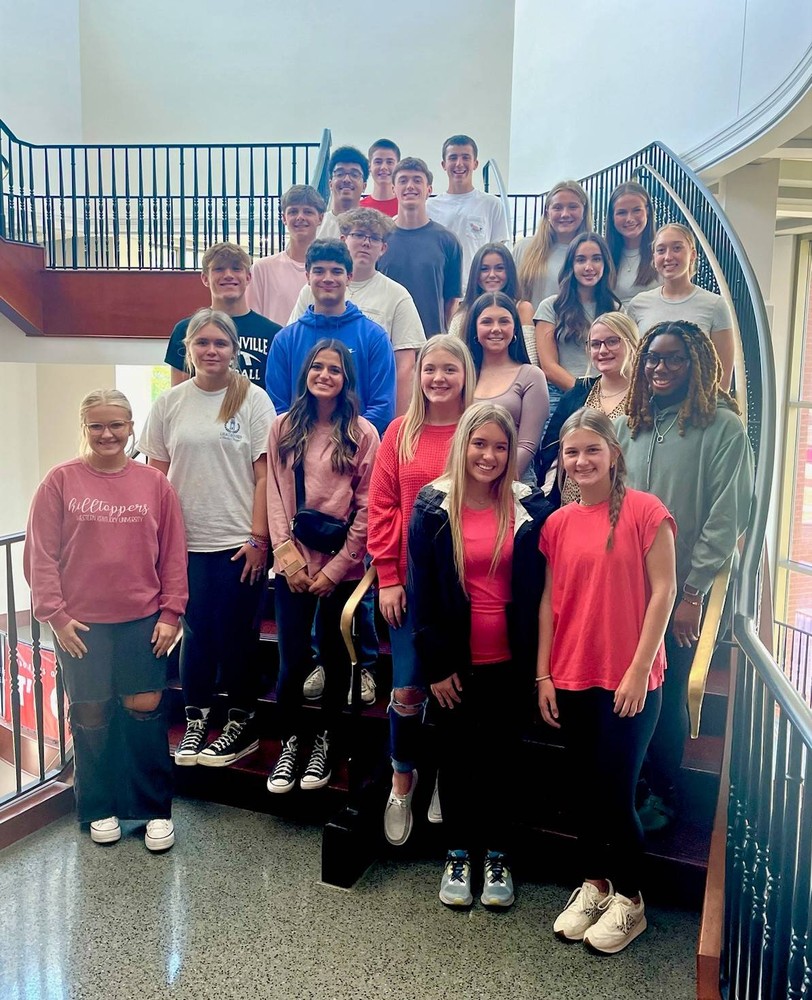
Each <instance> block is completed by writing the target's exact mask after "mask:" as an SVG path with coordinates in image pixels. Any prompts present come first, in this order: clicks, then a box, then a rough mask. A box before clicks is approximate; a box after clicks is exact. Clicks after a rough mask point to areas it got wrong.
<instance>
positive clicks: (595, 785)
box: [556, 688, 662, 897]
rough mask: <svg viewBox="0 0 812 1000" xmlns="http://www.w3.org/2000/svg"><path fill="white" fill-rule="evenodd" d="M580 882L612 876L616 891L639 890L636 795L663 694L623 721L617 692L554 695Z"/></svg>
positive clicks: (651, 694) (658, 693)
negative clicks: (569, 779)
mask: <svg viewBox="0 0 812 1000" xmlns="http://www.w3.org/2000/svg"><path fill="white" fill-rule="evenodd" d="M556 698H557V701H558V710H559V721H560V722H561V735H562V736H563V738H564V741H565V745H566V751H567V771H568V773H569V774H570V775H571V776H572V787H573V788H574V789H575V793H576V794H575V816H576V823H577V833H578V847H579V852H580V856H581V865H582V871H583V877H584V878H588V879H607V878H608V879H611V880H612V883H613V884H614V887H615V891H617V892H620V893H622V894H623V895H624V896H629V897H631V896H635V895H637V893H638V892H639V889H640V866H641V859H642V855H643V828H642V827H641V826H640V820H639V819H638V817H637V810H636V809H635V803H634V796H635V790H636V788H637V781H638V779H639V777H640V769H641V767H642V765H643V758H644V757H645V755H646V749H647V747H648V745H649V741H650V740H651V735H652V733H653V732H654V728H655V726H656V725H657V718H658V716H659V714H660V705H661V702H662V690H661V689H660V688H657V690H656V691H649V693H648V695H647V696H646V704H645V706H644V707H643V711H642V712H639V713H638V714H637V715H633V716H632V717H631V718H625V719H621V718H620V716H619V715H616V714H615V712H614V711H613V704H614V692H613V691H605V690H604V689H603V688H589V689H588V690H586V691H562V690H559V691H557V692H556Z"/></svg>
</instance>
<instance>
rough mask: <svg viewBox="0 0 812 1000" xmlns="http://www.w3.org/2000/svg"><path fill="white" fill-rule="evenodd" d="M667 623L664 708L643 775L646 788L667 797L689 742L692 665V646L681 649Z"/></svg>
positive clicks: (693, 651)
mask: <svg viewBox="0 0 812 1000" xmlns="http://www.w3.org/2000/svg"><path fill="white" fill-rule="evenodd" d="M671 625H672V623H671V622H669V623H668V628H667V629H666V633H665V656H666V660H667V662H668V669H667V670H666V672H665V680H664V681H663V708H662V711H661V712H660V719H659V722H658V723H657V728H656V729H655V730H654V735H653V736H652V737H651V745H650V746H649V748H648V756H647V758H646V765H645V768H644V769H643V775H644V777H645V779H646V781H647V782H648V785H649V788H650V789H651V790H652V792H654V793H655V794H657V795H660V796H667V795H668V794H669V793H670V791H671V789H672V788H673V786H674V785H675V784H676V783H677V778H678V776H679V773H680V767H681V766H682V755H683V753H684V751H685V741H686V740H687V739H688V731H689V721H688V680H689V678H690V675H691V665H692V664H693V662H694V653H695V652H696V645H694V646H680V645H678V644H677V640H676V639H675V638H674V633H673V632H672V631H671Z"/></svg>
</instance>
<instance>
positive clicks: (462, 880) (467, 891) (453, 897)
mask: <svg viewBox="0 0 812 1000" xmlns="http://www.w3.org/2000/svg"><path fill="white" fill-rule="evenodd" d="M440 901H441V902H442V903H445V905H446V906H470V905H471V903H473V901H474V897H473V894H472V893H471V859H470V858H469V857H468V851H449V852H448V854H447V855H446V859H445V868H444V869H443V878H442V881H441V882H440Z"/></svg>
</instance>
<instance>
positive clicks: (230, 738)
mask: <svg viewBox="0 0 812 1000" xmlns="http://www.w3.org/2000/svg"><path fill="white" fill-rule="evenodd" d="M243 729H245V723H244V722H234V720H233V719H231V720H230V721H229V722H227V723H226V728H225V729H224V730H223V732H222V734H221V735H220V736H218V737H217V739H216V740H215V741H214V742H213V743H212V744H211V746H212V747H213V748H214V749H215V750H225V749H227V748H228V747H230V746H231V744H232V743H236V741H237V739H238V737H239V736H240V735H241V733H242V731H243Z"/></svg>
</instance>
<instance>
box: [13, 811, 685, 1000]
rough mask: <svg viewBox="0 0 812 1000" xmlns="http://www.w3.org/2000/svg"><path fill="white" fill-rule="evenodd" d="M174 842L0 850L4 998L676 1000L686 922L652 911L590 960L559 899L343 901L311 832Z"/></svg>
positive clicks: (374, 873)
mask: <svg viewBox="0 0 812 1000" xmlns="http://www.w3.org/2000/svg"><path fill="white" fill-rule="evenodd" d="M174 818H175V825H176V829H177V843H176V845H175V847H174V848H173V849H172V850H171V851H169V852H168V853H167V854H165V855H156V856H153V855H150V854H149V853H148V852H147V851H146V849H145V847H144V842H143V827H140V828H136V827H135V825H134V824H128V825H125V834H124V836H123V838H122V840H121V841H120V842H119V843H118V844H116V845H114V846H110V847H99V846H97V845H95V844H93V843H91V841H90V839H89V837H88V835H87V833H84V832H80V830H79V827H78V826H77V824H76V823H75V821H74V820H73V819H72V818H70V817H68V818H65V819H63V820H60V821H58V822H56V823H54V824H52V825H51V826H50V827H48V828H46V829H45V830H42V831H40V832H39V833H36V834H33V835H32V836H31V837H29V838H27V839H26V840H24V841H22V842H21V843H19V844H16V845H14V846H12V847H10V848H8V849H7V850H5V851H3V852H1V853H0V998H2V1000H84V998H90V997H93V998H95V1000H108V998H115V1000H131V998H132V1000H153V998H156V1000H157V998H166V997H169V998H183V1000H186V998H190V1000H238V998H239V1000H242V998H249V1000H265V998H268V1000H274V998H277V997H279V998H282V997H284V998H286V1000H372V998H374V1000H390V998H392V1000H423V998H426V1000H443V998H452V997H453V998H455V1000H461V998H465V1000H485V998H487V1000H501V998H510V1000H558V998H561V1000H569V998H580V1000H603V998H612V1000H625V998H634V1000H647V998H650V997H668V998H669V1000H683V998H685V1000H689V998H691V1000H692V998H693V997H694V996H695V994H696V987H695V979H694V949H695V944H696V938H697V931H698V917H697V915H696V914H694V913H686V912H684V911H679V910H663V909H650V910H649V914H648V918H649V929H648V930H647V931H646V932H645V934H643V936H642V937H640V938H639V939H638V940H637V941H636V942H635V943H634V944H633V945H632V946H631V947H630V948H629V949H628V950H627V951H626V952H624V953H622V954H620V955H617V956H614V957H612V958H596V957H594V956H592V955H590V954H589V953H587V952H586V951H585V949H584V948H583V947H581V946H580V945H571V946H567V945H563V944H560V943H559V942H557V941H556V940H555V939H554V938H553V937H552V935H551V931H550V924H551V922H552V920H553V919H554V917H555V915H556V914H557V912H558V910H559V909H560V908H561V906H562V905H563V904H564V903H565V902H566V899H567V894H568V893H567V889H566V888H562V887H559V886H548V885H533V884H530V885H527V884H525V885H521V886H520V891H519V897H518V900H517V903H516V905H515V907H514V908H513V909H512V910H511V911H510V912H508V913H501V914H491V913H488V912H487V911H485V910H484V909H482V907H481V906H479V904H478V902H477V904H476V905H475V906H474V908H473V909H472V910H471V911H470V912H469V913H457V912H450V911H448V910H447V909H446V908H445V907H443V906H442V904H441V903H440V902H439V900H438V899H437V890H438V888H439V879H440V867H439V865H438V864H435V863H430V862H428V861H411V862H409V863H392V862H388V863H385V864H384V863H380V864H378V865H376V866H375V867H374V868H373V869H371V870H370V871H369V872H368V873H367V874H366V875H365V876H364V878H363V880H362V881H361V882H360V883H359V884H358V885H357V886H356V888H354V889H353V890H351V891H349V892H347V891H342V890H339V889H334V888H332V887H328V886H325V885H322V884H320V883H319V881H318V878H319V858H320V831H319V829H317V828H316V827H308V826H298V825H296V824H294V823H291V822H290V821H286V820H280V819H277V818H274V817H271V816H267V815H263V814H260V813H253V812H248V811H245V810H241V809H232V808H229V807H227V806H219V805H213V804H210V803H205V802H198V801H187V800H180V801H177V802H176V804H175V817H174Z"/></svg>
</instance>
